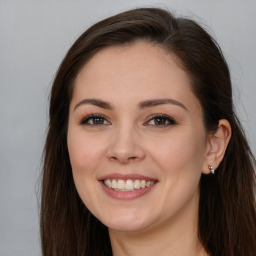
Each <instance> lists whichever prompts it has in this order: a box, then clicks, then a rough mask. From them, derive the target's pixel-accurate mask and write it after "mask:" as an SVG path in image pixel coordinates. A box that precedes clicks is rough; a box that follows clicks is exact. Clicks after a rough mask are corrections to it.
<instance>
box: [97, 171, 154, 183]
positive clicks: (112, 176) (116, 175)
mask: <svg viewBox="0 0 256 256" xmlns="http://www.w3.org/2000/svg"><path fill="white" fill-rule="evenodd" d="M107 179H110V180H111V179H117V180H118V179H120V180H146V181H156V180H157V179H156V178H152V177H148V176H144V175H140V174H136V173H130V174H122V173H110V174H107V175H104V176H101V177H100V178H99V180H100V181H102V180H107Z"/></svg>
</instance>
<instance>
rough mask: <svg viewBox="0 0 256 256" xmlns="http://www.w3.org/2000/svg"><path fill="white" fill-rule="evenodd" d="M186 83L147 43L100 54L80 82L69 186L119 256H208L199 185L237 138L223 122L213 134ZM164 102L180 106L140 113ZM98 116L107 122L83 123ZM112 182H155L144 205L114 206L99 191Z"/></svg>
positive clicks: (72, 118)
mask: <svg viewBox="0 0 256 256" xmlns="http://www.w3.org/2000/svg"><path fill="white" fill-rule="evenodd" d="M189 81H190V79H189V77H188V75H187V74H186V72H185V71H184V70H183V69H181V68H180V65H178V64H177V60H176V59H175V57H174V56H173V55H171V54H166V52H164V51H163V50H162V49H160V48H158V47H156V46H153V45H151V44H149V43H146V42H136V43H134V44H132V45H130V46H125V47H111V48H107V49H104V50H101V51H100V52H98V53H97V54H96V55H95V56H94V57H93V58H92V59H91V60H90V61H89V62H88V63H87V64H86V65H85V66H84V67H83V69H82V70H81V71H80V73H79V74H78V76H77V79H76V82H75V85H74V93H73V97H72V100H71V104H70V113H69V125H68V137H67V141H68V150H69V155H70V160H71V165H72V171H73V177H74V181H75V185H76V188H77V191H78V193H79V195H80V197H81V199H82V201H83V202H84V204H85V205H86V206H87V208H88V209H89V210H90V211H91V212H92V213H93V214H94V215H95V216H96V217H97V218H98V219H99V220H100V221H101V222H102V223H104V224H105V225H106V226H107V227H108V228H109V234H110V239H111V245H112V249H113V255H118V256H121V255H133V256H134V255H157V254H158V255H179V256H182V255H184V256H185V255H207V254H206V252H205V251H204V249H203V247H202V246H201V244H200V242H199V240H198V238H197V216H198V203H199V181H200V176H201V174H202V173H205V174H208V173H209V169H208V166H209V164H211V165H213V167H214V168H216V167H217V166H218V164H219V163H220V161H221V160H222V158H223V155H224V152H225V149H226V146H227V143H228V140H229V137H230V134H231V129H230V126H229V124H228V122H227V121H226V120H221V121H220V124H219V129H218V131H217V132H216V134H208V133H207V131H206V130H205V128H204V125H203V121H202V109H201V106H200V103H199V101H198V99H197V98H196V97H195V95H194V94H193V93H192V91H191V87H190V82H189ZM167 98H168V99H172V100H175V102H174V103H175V104H173V102H172V103H170V102H168V103H165V104H160V105H154V106H146V107H143V108H141V107H140V105H141V102H145V101H148V100H152V99H167ZM84 99H99V100H101V101H104V102H107V103H109V104H111V109H107V108H105V106H102V105H101V106H95V105H94V103H93V104H92V103H91V102H87V103H82V101H83V100H84ZM177 102H179V103H180V104H182V106H181V105H179V103H178V104H177ZM92 114H100V115H103V117H100V118H99V117H98V119H97V118H96V119H95V118H91V119H89V118H87V119H86V117H88V116H89V115H92ZM158 114H163V115H166V116H168V117H170V118H171V119H173V120H175V122H173V121H171V122H170V121H169V119H168V118H167V119H166V118H163V117H161V118H160V119H158V121H159V120H160V125H159V122H156V121H157V120H156V118H155V119H154V117H155V115H158ZM85 120H86V121H85ZM96 121H98V122H99V123H100V124H97V122H96ZM111 173H121V174H134V173H136V174H140V175H144V176H149V177H152V178H154V179H155V180H157V181H158V182H157V183H156V184H155V185H154V187H153V188H152V190H151V191H150V192H149V193H147V194H145V195H143V196H142V197H139V198H136V199H133V200H118V199H114V198H112V197H110V196H109V195H107V194H106V193H105V192H104V190H103V189H102V184H100V182H99V178H100V177H102V176H104V175H108V174H111Z"/></svg>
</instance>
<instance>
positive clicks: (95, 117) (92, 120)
mask: <svg viewBox="0 0 256 256" xmlns="http://www.w3.org/2000/svg"><path fill="white" fill-rule="evenodd" d="M80 124H82V125H109V124H110V122H109V121H108V120H107V119H106V117H105V116H103V115H99V114H92V115H89V116H86V117H85V118H83V119H82V121H81V122H80Z"/></svg>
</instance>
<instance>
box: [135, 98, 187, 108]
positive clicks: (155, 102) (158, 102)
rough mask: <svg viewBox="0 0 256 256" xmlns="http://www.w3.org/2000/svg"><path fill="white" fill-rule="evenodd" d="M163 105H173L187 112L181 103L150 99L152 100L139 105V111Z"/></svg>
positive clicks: (170, 100) (171, 100)
mask: <svg viewBox="0 0 256 256" xmlns="http://www.w3.org/2000/svg"><path fill="white" fill-rule="evenodd" d="M163 104H173V105H176V106H179V107H182V108H183V109H185V110H188V109H187V108H186V107H185V106H184V105H183V104H182V103H181V102H179V101H177V100H174V99H152V100H145V101H143V102H141V103H140V104H139V107H140V109H144V108H149V107H155V106H158V105H163Z"/></svg>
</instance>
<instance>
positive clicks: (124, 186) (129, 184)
mask: <svg viewBox="0 0 256 256" xmlns="http://www.w3.org/2000/svg"><path fill="white" fill-rule="evenodd" d="M154 183H155V182H154V181H145V180H121V179H118V180H115V179H113V180H110V179H107V180H104V184H105V185H106V186H107V187H109V188H113V189H115V190H120V191H133V190H136V189H141V188H146V187H147V188H148V187H150V186H152V185H153V184H154Z"/></svg>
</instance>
